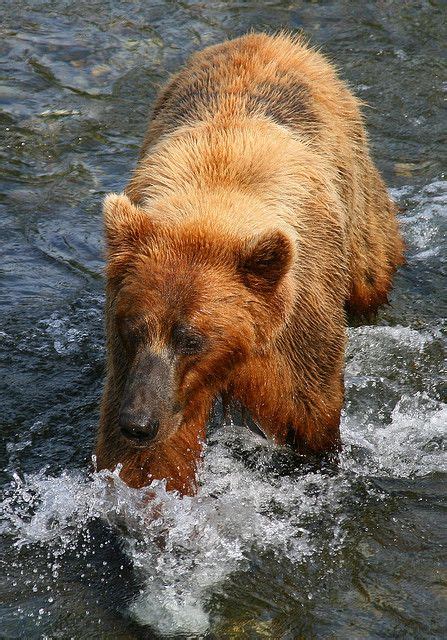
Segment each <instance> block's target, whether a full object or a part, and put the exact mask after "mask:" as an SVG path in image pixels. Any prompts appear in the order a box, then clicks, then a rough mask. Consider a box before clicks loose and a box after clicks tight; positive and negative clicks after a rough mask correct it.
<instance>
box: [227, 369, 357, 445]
mask: <svg viewBox="0 0 447 640" xmlns="http://www.w3.org/2000/svg"><path fill="white" fill-rule="evenodd" d="M283 362H284V361H283ZM283 362H281V359H280V358H277V359H276V361H274V360H273V359H272V358H270V359H268V360H267V358H265V359H261V358H260V359H259V360H258V361H255V362H254V363H252V364H251V366H249V367H248V366H247V367H245V368H241V370H240V371H239V372H238V378H237V383H236V382H235V383H234V384H233V386H232V389H231V392H232V393H231V395H232V396H233V397H234V398H235V399H236V400H237V401H239V402H240V403H241V404H242V405H243V406H244V407H246V409H247V410H248V411H249V412H250V414H251V416H252V418H253V419H254V420H255V422H256V423H257V424H258V426H259V427H260V428H261V430H262V431H263V432H264V434H265V435H266V436H267V437H268V438H270V439H271V440H273V442H275V443H276V444H279V445H289V446H291V447H292V448H293V449H294V450H295V451H297V452H298V453H302V454H314V455H321V454H326V453H331V452H336V451H339V450H340V448H341V440H340V414H341V409H342V406H343V396H344V385H343V375H342V371H341V366H338V367H336V368H335V371H334V372H333V373H332V375H331V376H328V377H327V379H326V380H325V381H324V384H321V382H320V384H318V382H319V381H317V380H318V379H317V376H315V375H314V376H310V375H308V372H309V370H310V366H309V367H306V368H305V370H304V371H303V373H302V374H300V373H299V372H297V371H296V370H291V369H290V367H288V366H287V365H286V364H283ZM266 371H268V372H269V375H268V376H267V375H265V372H266ZM321 377H322V376H321Z"/></svg>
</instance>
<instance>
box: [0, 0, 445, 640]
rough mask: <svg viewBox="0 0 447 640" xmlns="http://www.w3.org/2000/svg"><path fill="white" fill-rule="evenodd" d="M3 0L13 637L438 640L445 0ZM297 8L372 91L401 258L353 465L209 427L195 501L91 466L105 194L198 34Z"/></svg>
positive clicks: (6, 621)
mask: <svg viewBox="0 0 447 640" xmlns="http://www.w3.org/2000/svg"><path fill="white" fill-rule="evenodd" d="M0 4H1V7H0V8H1V14H2V24H1V27H0V29H1V36H2V37H1V47H2V51H3V56H2V57H3V60H4V62H3V65H2V75H1V78H0V93H1V97H2V103H3V110H2V113H1V116H0V117H1V134H2V136H3V137H4V145H3V148H4V160H3V163H2V166H3V172H2V178H1V194H2V197H1V201H0V206H1V215H0V224H1V238H2V242H1V252H2V258H1V291H0V314H1V320H0V339H1V346H0V357H1V369H2V371H1V376H2V400H1V401H2V417H1V432H2V433H1V438H2V448H1V468H2V473H1V483H2V488H3V497H2V498H1V499H0V503H1V509H2V514H3V520H2V525H1V526H2V529H1V531H2V534H3V535H2V543H1V544H2V557H3V561H2V584H1V591H2V596H1V625H0V629H1V630H0V636H1V638H5V639H6V638H8V639H10V638H11V639H12V638H20V639H22V638H23V639H26V640H34V639H35V638H36V639H37V638H42V639H44V638H46V639H56V638H61V639H67V640H68V639H69V638H75V639H76V640H77V639H87V638H92V639H93V638H94V639H98V638H100V639H104V640H109V639H112V640H115V639H117V640H118V639H119V640H131V639H140V638H141V639H143V638H144V639H149V638H168V637H169V638H217V639H219V640H221V639H222V640H226V639H233V638H234V639H239V638H243V639H245V638H247V639H257V638H266V639H273V640H279V639H297V638H303V639H306V640H307V639H309V638H318V639H320V638H328V639H329V638H331V639H333V638H336V639H345V638H349V639H352V638H353V639H362V640H363V639H373V638H377V639H384V638H393V639H394V638H405V639H406V638H420V639H428V638H445V637H446V636H447V625H446V618H445V611H446V602H445V595H446V569H445V567H446V564H445V549H446V527H445V502H443V499H444V497H445V477H446V475H445V474H446V466H447V465H446V456H445V448H444V444H445V439H444V438H445V426H446V423H447V411H446V406H445V404H443V395H442V394H443V387H442V385H443V382H444V381H445V377H444V374H445V370H443V364H444V362H445V360H444V354H445V352H444V347H445V342H444V341H443V328H445V316H446V304H445V300H446V297H445V279H444V280H443V278H445V260H446V253H445V250H446V246H445V237H446V233H445V232H446V220H445V215H446V208H447V181H446V177H445V174H444V173H443V172H444V171H445V168H446V155H447V148H446V145H445V137H444V139H443V135H445V112H444V113H443V111H442V108H443V102H444V100H445V93H446V89H447V75H446V57H445V53H446V51H445V49H444V50H443V49H442V45H443V43H445V42H447V28H446V25H447V19H446V18H447V10H446V8H447V7H446V4H445V3H444V2H435V1H434V0H433V1H431V2H427V1H425V0H420V1H414V0H406V1H405V2H403V1H400V0H383V1H376V2H350V1H342V0H334V1H332V2H243V1H239V2H233V1H228V2H224V1H220V2H215V1H210V2H189V1H188V0H182V1H175V0H164V1H159V2H154V1H152V0H150V1H149V0H144V1H143V0H135V1H133V2H131V1H124V0H121V1H119V0H117V1H116V2H114V1H112V0H111V1H105V0H102V1H100V0H89V2H86V1H85V0H79V1H78V2H71V1H70V2H68V1H65V0H57V1H52V0H47V1H40V2H37V1H31V0H28V1H25V0H17V1H16V2H14V3H13V2H10V1H5V0H2V2H1V3H0ZM280 27H287V28H290V29H293V30H296V29H304V30H305V31H306V33H307V34H308V35H309V37H310V38H311V41H312V42H313V43H315V44H317V45H321V46H322V47H323V49H324V51H325V52H326V53H327V54H328V55H329V56H330V57H331V59H333V60H334V61H335V62H336V63H337V65H339V67H340V68H341V70H342V71H341V72H342V75H343V76H344V77H345V78H346V79H347V80H348V81H349V82H350V84H351V86H352V87H353V89H354V90H355V91H356V93H357V94H358V95H359V96H360V97H361V98H362V99H363V100H365V101H366V102H367V103H368V104H369V107H368V108H367V109H366V117H367V120H368V126H369V131H370V134H371V139H372V145H373V150H374V154H375V158H376V160H377V162H378V164H379V166H380V168H381V170H382V171H383V173H384V175H385V177H386V179H387V182H388V184H389V186H390V189H391V191H392V194H393V195H394V197H395V198H396V199H397V201H398V202H399V204H400V205H401V206H402V207H403V209H404V211H403V213H402V214H401V222H402V228H403V232H404V235H405V238H406V241H407V245H408V252H407V257H408V264H407V265H406V266H405V267H404V268H402V269H401V270H400V271H399V273H398V275H397V277H396V281H395V289H394V292H393V294H392V296H391V305H390V306H389V307H387V308H385V309H383V310H382V311H381V312H380V314H379V316H378V318H377V320H376V321H375V322H374V323H373V324H371V325H361V324H359V325H358V326H351V327H350V328H349V349H348V354H347V363H346V389H347V392H346V406H345V410H344V414H343V422H342V437H343V442H344V451H343V454H342V457H341V462H340V467H339V468H338V469H332V470H327V471H326V472H319V471H318V470H316V469H314V468H311V467H306V466H303V465H302V464H298V461H297V460H296V459H295V458H294V456H293V455H292V454H291V453H290V452H288V451H286V450H280V449H275V448H273V447H271V446H270V445H268V444H266V443H265V442H264V441H262V440H260V439H259V438H258V437H257V436H255V435H254V434H252V433H250V432H248V431H245V430H243V429H242V428H241V427H238V425H237V424H229V425H227V426H226V427H225V428H221V427H219V425H218V424H217V422H218V421H216V424H215V425H214V426H213V428H212V429H211V434H210V438H209V443H208V448H207V451H206V463H205V468H204V470H203V473H202V480H203V484H202V488H201V489H200V491H199V494H198V496H197V497H195V498H192V499H190V498H186V499H184V500H179V499H178V498H177V497H175V496H173V495H166V493H165V491H164V489H163V486H162V485H161V484H160V485H159V486H157V487H156V488H155V492H156V498H155V500H154V502H153V503H152V505H151V506H150V507H144V506H143V505H142V496H141V493H140V492H138V491H133V490H130V489H128V488H127V487H125V486H123V485H122V484H121V483H120V481H119V479H118V478H117V476H115V477H114V478H113V480H114V482H113V483H112V482H110V479H109V480H107V478H106V477H105V476H106V475H107V474H103V475H101V474H100V475H96V476H95V475H92V474H91V473H90V471H89V469H90V467H91V464H92V460H91V452H92V446H93V441H94V433H95V429H96V423H97V418H98V400H99V397H100V392H101V384H102V379H103V373H104V339H103V330H102V305H103V299H104V297H103V276H102V269H103V259H102V239H101V213H100V202H101V198H102V197H103V195H104V194H105V193H106V192H108V191H110V190H121V189H122V188H123V187H124V185H125V183H126V180H127V178H128V176H129V173H130V170H131V167H132V166H133V164H134V162H135V159H136V157H137V153H138V147H139V144H140V143H141V140H142V136H143V132H144V129H145V122H146V118H147V113H148V110H149V105H150V103H151V101H152V100H153V98H154V95H155V93H156V91H157V87H158V86H159V85H160V83H161V82H162V81H163V80H164V79H165V78H166V77H167V75H168V74H169V73H170V72H172V71H173V70H175V69H177V68H178V66H179V65H180V64H181V63H182V62H183V61H184V60H185V58H186V56H187V55H188V53H190V52H191V51H194V50H196V49H198V48H200V47H203V46H205V45H208V44H210V43H214V42H217V41H219V40H222V39H223V38H227V37H231V36H235V35H239V34H242V33H244V32H246V31H247V30H249V29H258V30H261V29H262V30H269V31H271V30H274V29H278V28H280ZM444 389H445V387H444ZM444 400H445V396H444ZM112 485H113V486H114V488H113V489H112ZM443 509H444V510H443ZM443 517H444V520H443Z"/></svg>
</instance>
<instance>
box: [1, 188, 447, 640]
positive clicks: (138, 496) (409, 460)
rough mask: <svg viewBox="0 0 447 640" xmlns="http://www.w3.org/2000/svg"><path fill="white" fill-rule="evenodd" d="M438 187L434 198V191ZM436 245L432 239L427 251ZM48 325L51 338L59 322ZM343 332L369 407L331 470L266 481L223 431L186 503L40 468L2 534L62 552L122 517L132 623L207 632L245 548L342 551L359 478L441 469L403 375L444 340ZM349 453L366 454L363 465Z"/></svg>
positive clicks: (249, 446) (269, 450)
mask: <svg viewBox="0 0 447 640" xmlns="http://www.w3.org/2000/svg"><path fill="white" fill-rule="evenodd" d="M430 189H431V187H427V189H426V191H427V193H426V194H425V196H424V194H422V195H421V196H420V199H419V201H417V203H416V204H417V206H416V208H417V209H418V210H419V209H420V208H422V210H423V211H426V201H427V200H430V198H432V195H433V194H432V193H431V192H430ZM435 191H436V193H439V185H438V186H437V187H436V190H435ZM424 197H425V198H426V199H425V200H424ZM443 202H444V204H445V198H444V200H443ZM433 206H434V208H435V210H434V209H430V211H429V212H426V215H425V217H424V216H422V217H421V216H420V215H416V214H415V216H414V218H415V221H413V222H411V216H410V218H407V220H406V222H405V228H406V229H407V231H408V233H407V236H408V238H409V240H410V242H411V244H412V247H413V252H414V255H415V256H416V258H418V259H419V258H420V257H421V253H420V252H421V251H426V250H427V244H430V242H433V241H434V238H435V236H436V233H437V231H436V229H434V228H435V227H436V228H437V226H438V222H439V221H438V218H437V216H438V215H439V214H440V211H438V209H437V206H438V203H437V202H435V203H434V205H433ZM424 207H425V208H424ZM419 213H420V212H419ZM416 223H417V224H416ZM415 225H416V227H417V228H416V230H414V226H415ZM418 225H419V227H418ZM420 225H422V228H423V229H424V230H425V236H424V237H422V236H421V234H420V233H419V231H418V228H419V230H420ZM421 238H422V239H421ZM437 246H438V245H437V244H436V243H434V245H433V247H432V248H433V250H435V251H436V250H437ZM49 326H51V329H52V331H54V332H55V339H57V340H59V333H60V331H59V329H60V327H59V325H58V324H57V323H56V325H55V323H54V322H53V323H52V324H51V325H49ZM349 337H350V344H349V350H348V358H347V366H346V387H347V395H348V397H351V398H354V399H355V398H356V397H359V395H360V394H361V393H362V392H366V393H368V394H370V400H371V402H370V407H372V409H371V410H370V411H363V409H362V407H361V406H360V407H359V408H358V409H356V407H355V403H353V401H348V402H347V406H346V410H345V413H344V416H343V421H342V438H343V442H344V445H345V448H344V451H343V454H342V456H341V460H340V467H339V470H338V471H337V473H335V474H322V473H317V472H309V473H306V474H301V475H300V474H296V475H294V476H293V477H291V476H289V475H283V476H281V475H278V474H274V475H272V474H271V473H270V472H269V471H268V469H271V461H272V456H273V455H274V453H275V449H274V448H273V447H272V446H271V445H269V444H268V443H265V442H264V441H261V440H259V439H258V438H257V437H256V436H255V435H253V434H251V433H249V432H246V431H243V430H242V429H240V428H238V427H237V426H236V425H231V426H228V427H226V428H224V429H221V430H220V431H219V432H218V434H217V435H216V441H215V442H214V443H213V444H212V445H211V446H209V447H208V450H207V452H206V456H205V465H204V469H203V471H202V478H201V479H202V485H201V489H200V490H199V493H198V495H197V496H195V497H194V498H183V499H180V498H178V497H177V496H176V495H174V494H169V493H167V492H166V491H165V489H164V485H163V483H160V482H159V483H154V485H153V487H152V489H153V490H154V494H155V497H154V498H153V500H151V502H150V503H149V504H146V503H145V500H144V494H145V492H144V491H138V490H132V489H129V488H128V487H127V486H125V485H124V484H123V483H122V482H121V481H120V479H119V477H118V474H117V473H115V474H110V473H104V472H101V473H99V474H95V475H93V476H88V477H86V475H85V474H81V473H76V472H73V471H70V472H67V473H63V474H62V475H61V476H59V477H51V475H50V474H48V472H47V470H45V469H44V470H43V471H42V472H40V473H38V474H34V475H29V476H26V477H25V478H23V479H21V478H20V477H19V476H16V477H15V480H14V486H13V487H12V489H11V491H10V492H9V493H8V495H7V496H6V497H5V498H4V500H3V502H2V503H1V505H0V506H1V510H2V512H3V523H4V524H3V533H8V534H11V535H13V536H14V539H15V544H16V545H17V546H20V545H29V544H34V543H46V544H47V545H48V546H49V547H51V548H52V549H53V550H54V553H55V554H63V553H64V550H66V549H69V548H71V547H72V546H73V545H75V544H76V540H77V538H78V536H79V534H80V532H81V531H82V530H83V529H84V528H85V526H86V524H87V523H88V522H90V521H91V520H93V519H95V518H102V519H104V520H106V521H107V522H109V523H111V524H117V523H119V524H120V526H121V525H122V523H123V522H124V523H125V528H126V534H125V539H126V547H127V553H128V554H129V556H130V558H131V559H132V562H133V564H134V567H135V569H136V570H137V571H138V572H139V574H140V575H141V576H142V577H143V582H144V585H145V586H144V587H143V589H142V591H141V592H140V594H139V596H138V597H137V598H136V600H135V601H134V602H133V603H132V605H131V615H132V616H133V618H134V619H135V620H137V621H138V622H140V623H142V624H147V625H150V626H151V627H153V628H155V629H157V630H158V631H159V632H161V633H163V634H174V633H177V632H182V633H186V634H188V633H191V634H200V633H204V632H205V631H206V630H207V629H208V628H209V625H210V619H209V613H208V609H207V604H208V601H209V598H210V596H211V595H212V594H213V593H214V592H216V591H218V590H219V588H220V585H222V584H223V583H224V581H225V579H226V578H227V577H228V576H229V575H230V574H232V573H233V572H235V571H240V570H244V568H245V567H246V566H247V565H248V561H249V555H250V553H251V552H252V551H253V549H256V550H258V551H260V552H262V551H268V552H271V553H274V554H276V555H278V556H281V557H287V558H288V559H289V560H290V561H291V562H293V563H300V562H303V561H305V560H306V559H307V558H309V557H312V556H313V555H314V554H319V553H321V551H322V545H325V544H329V545H330V551H332V552H334V553H335V552H337V550H338V549H340V548H342V547H343V544H344V521H345V519H346V511H345V505H346V502H349V496H350V493H351V492H352V486H353V483H354V482H355V481H358V480H359V479H362V478H364V477H365V478H366V477H368V478H370V477H372V476H379V477H380V476H386V477H391V478H409V477H413V476H424V475H427V474H430V473H433V472H441V471H446V470H447V460H446V456H445V453H444V450H443V446H442V443H443V438H444V437H445V426H446V423H447V407H446V405H444V404H443V403H441V402H440V401H439V400H438V399H435V398H434V397H431V396H430V393H429V391H428V390H425V389H424V390H420V389H417V388H415V387H414V381H413V380H412V377H411V376H412V375H419V374H418V372H419V371H423V370H424V367H427V366H428V367H429V366H430V362H429V361H428V365H427V364H426V354H427V353H428V352H429V350H430V348H431V347H432V346H433V344H434V343H437V342H439V340H440V335H439V330H438V328H430V327H427V326H425V327H424V328H423V329H419V328H408V327H402V326H394V327H388V326H367V327H360V328H355V329H350V330H349ZM74 341H75V340H74ZM72 342H73V341H72V340H71V337H70V336H69V337H68V339H67V340H66V342H65V343H64V345H63V349H71V348H72ZM55 348H56V347H55ZM61 348H62V347H61ZM415 371H416V373H414V372H415ZM412 372H413V373H412ZM421 375H422V374H421ZM436 375H439V372H436ZM416 386H417V385H416ZM383 394H385V395H386V394H389V395H388V396H387V400H386V402H387V403H388V404H389V406H388V409H389V412H388V416H387V417H386V419H385V418H384V417H383V415H382V414H381V412H380V407H381V405H382V404H383V402H384V401H383V400H382V396H383ZM390 403H391V404H390ZM375 411H376V413H374V412H375ZM241 443H242V447H243V449H244V451H245V452H246V453H248V455H250V454H251V455H252V456H254V457H255V458H256V464H255V465H254V466H253V465H250V466H249V465H247V464H246V463H244V462H243V460H241V459H239V458H240V457H241V456H239V457H238V456H235V455H234V454H233V451H234V450H236V449H238V448H240V446H241ZM356 450H361V451H362V452H363V453H364V455H362V456H361V459H360V460H359V457H358V456H357V455H355V452H356ZM242 458H243V456H242ZM318 518H324V522H325V527H326V529H327V531H329V536H328V539H329V543H327V541H326V542H325V541H324V540H321V539H320V538H318V536H316V535H315V532H314V530H313V528H312V526H311V523H312V521H313V520H315V519H318Z"/></svg>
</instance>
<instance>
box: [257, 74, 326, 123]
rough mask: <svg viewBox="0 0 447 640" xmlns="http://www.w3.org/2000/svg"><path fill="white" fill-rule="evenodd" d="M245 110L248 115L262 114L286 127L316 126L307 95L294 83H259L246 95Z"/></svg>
mask: <svg viewBox="0 0 447 640" xmlns="http://www.w3.org/2000/svg"><path fill="white" fill-rule="evenodd" d="M246 108H247V113H249V114H250V115H254V114H257V113H259V114H263V115H266V116H268V117H270V118H272V119H273V120H274V121H275V122H277V123H278V124H280V125H283V126H286V127H287V126H289V127H294V128H300V127H303V126H304V127H305V128H308V127H309V125H311V126H315V125H316V124H317V119H316V117H315V114H314V113H313V111H312V109H311V107H310V96H309V93H308V91H307V89H306V87H304V86H303V85H302V84H300V83H298V82H296V81H289V82H287V84H282V83H280V84H277V83H275V82H260V83H259V84H257V85H256V90H255V92H253V93H250V94H249V95H248V98H247V107H246Z"/></svg>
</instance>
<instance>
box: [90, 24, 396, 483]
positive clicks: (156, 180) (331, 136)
mask: <svg viewBox="0 0 447 640" xmlns="http://www.w3.org/2000/svg"><path fill="white" fill-rule="evenodd" d="M104 218H105V235H106V244H107V302H106V324H107V339H108V342H107V348H108V362H107V380H106V385H105V390H104V397H103V401H102V409H101V419H100V427H99V436H98V443H97V452H96V453H97V465H98V468H99V469H102V468H108V469H114V468H115V467H116V466H117V465H118V464H120V465H121V471H120V474H121V477H122V478H123V479H124V481H125V482H127V483H128V484H129V485H130V486H133V487H141V486H144V485H147V484H149V483H150V482H151V480H152V479H166V481H167V488H168V489H175V490H178V491H179V492H181V493H183V494H188V493H193V492H194V491H195V489H196V472H197V468H198V463H199V461H200V458H201V453H202V445H203V441H204V439H205V436H206V425H207V420H208V419H209V415H210V411H211V408H212V406H213V402H214V400H215V399H216V397H218V396H224V397H226V398H230V399H233V400H234V401H235V402H237V403H239V404H240V405H241V406H243V407H244V408H245V409H246V410H248V412H249V413H250V414H251V416H252V417H253V419H254V421H255V422H256V423H257V424H258V425H259V427H260V428H261V429H262V431H263V432H264V433H265V434H266V435H267V436H268V437H270V438H271V439H272V440H273V441H274V442H276V443H278V444H280V445H282V444H290V445H292V446H293V447H294V448H295V449H296V450H297V451H298V452H302V453H315V454H319V453H321V452H331V451H337V450H338V449H339V447H340V435H339V422H340V411H341V407H342V403H343V360H344V352H345V343H346V311H347V310H348V311H350V312H353V313H357V314H368V313H371V312H374V311H375V310H376V309H377V307H378V306H379V305H380V304H382V303H384V302H385V301H386V300H387V294H388V292H389V290H390V287H391V280H392V276H393V273H394V271H395V269H396V267H397V265H399V264H400V263H402V261H403V244H402V240H401V237H400V234H399V230H398V226H397V222H396V217H395V207H394V205H393V203H392V202H391V200H390V198H389V196H388V194H387V191H386V188H385V185H384V183H383V181H382V179H381V177H380V175H379V173H378V171H377V169H376V168H375V166H374V164H373V163H372V161H371V158H370V156H369V151H368V142H367V138H366V134H365V129H364V124H363V119H362V116H361V113H360V110H359V101H358V100H357V99H356V98H355V97H354V96H353V95H352V93H351V92H350V91H349V89H348V88H347V86H346V84H345V83H344V82H343V81H341V80H340V79H339V78H338V77H337V75H336V73H335V70H334V67H333V66H332V65H331V64H330V63H329V62H328V61H327V60H326V59H325V58H324V57H323V56H322V55H321V54H320V53H317V52H316V51H314V50H313V49H312V48H310V47H309V46H308V45H307V44H306V43H305V42H304V41H303V39H302V38H299V37H291V36H288V35H285V34H280V35H277V36H273V37H272V36H268V35H265V34H251V35H246V36H244V37H241V38H238V39H236V40H232V41H229V42H225V43H223V44H219V45H217V46H212V47H209V48H207V49H205V50H204V51H202V52H200V53H198V54H196V55H194V56H193V57H192V58H191V59H190V61H189V62H188V64H187V66H186V67H185V68H184V69H183V70H181V71H180V72H179V73H178V74H177V75H175V76H173V77H172V78H171V79H170V81H169V82H168V84H167V85H166V86H165V87H164V89H163V90H162V91H161V92H160V94H159V96H158V99H157V100H156V103H155V106H154V109H153V114H152V119H151V122H150V125H149V129H148V133H147V136H146V139H145V142H144V145H143V149H142V152H141V155H140V159H139V162H138V166H137V167H136V169H135V171H134V173H133V176H132V178H131V180H130V183H129V185H128V187H127V188H126V190H125V194H123V195H114V194H112V195H109V196H107V197H106V199H105V202H104Z"/></svg>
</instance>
